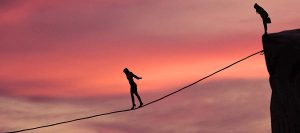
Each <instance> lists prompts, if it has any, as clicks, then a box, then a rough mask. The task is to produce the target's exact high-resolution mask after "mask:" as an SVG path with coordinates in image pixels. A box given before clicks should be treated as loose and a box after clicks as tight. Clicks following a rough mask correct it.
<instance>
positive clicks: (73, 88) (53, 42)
mask: <svg viewBox="0 0 300 133" xmlns="http://www.w3.org/2000/svg"><path fill="white" fill-rule="evenodd" d="M256 2H257V3H258V4H260V5H261V6H262V7H264V8H265V9H266V10H267V11H268V13H269V15H270V17H271V19H272V24H271V25H269V32H279V31H283V30H289V29H297V28H299V23H300V14H299V11H300V9H299V5H300V1H299V0H281V1H279V0H277V1H274V0H246V1H241V0H72V1H71V0H0V60H1V63H0V64H1V65H0V113H1V115H0V122H1V123H5V124H2V125H0V132H4V131H10V130H17V129H21V128H26V127H31V126H37V125H40V124H47V123H52V122H57V121H60V120H67V119H72V118H76V117H81V116H86V115H89V114H95V113H101V112H105V111H111V110H114V109H122V108H127V107H130V105H131V103H130V102H131V101H130V97H129V84H128V81H127V79H126V77H125V75H124V74H123V72H122V70H123V69H124V68H125V67H128V68H129V70H131V71H132V72H134V73H135V74H136V75H138V76H141V77H143V79H142V80H139V81H137V84H138V90H139V92H140V95H141V96H142V99H143V100H144V101H145V102H146V103H147V102H149V101H151V100H153V99H155V98H158V97H160V96H162V95H164V94H166V93H168V92H171V91H174V90H176V89H178V88H181V87H182V86H184V85H186V84H189V83H191V82H193V81H195V80H198V79H199V78H202V77H204V76H206V75H208V74H210V73H212V72H214V71H216V70H218V69H220V68H222V67H224V66H226V65H229V64H231V63H233V62H234V61H237V60H239V59H240V58H243V57H245V56H248V55H250V54H252V53H254V52H257V51H260V50H261V49H262V44H261V35H262V33H263V25H262V22H261V18H260V16H259V15H258V14H256V13H255V10H254V8H253V5H254V3H256ZM259 91H261V92H259ZM270 93H271V90H270V87H269V84H268V73H267V70H266V66H265V61H264V56H261V55H257V56H255V57H253V58H251V59H249V60H246V61H245V62H242V63H240V64H238V65H236V66H234V67H232V68H230V69H228V70H226V71H224V72H222V73H220V74H218V75H216V76H214V77H212V78H210V79H208V80H205V81H204V83H201V84H198V85H197V86H194V87H192V88H190V90H189V91H187V92H186V93H185V92H183V93H182V94H180V95H174V96H173V97H172V98H171V99H170V100H169V102H170V103H168V101H165V102H162V103H157V104H158V105H154V106H153V108H151V106H150V107H147V108H145V109H144V110H139V111H138V112H137V113H136V114H135V113H133V112H131V113H127V114H126V113H124V114H118V115H114V116H112V117H110V116H107V117H102V118H96V120H90V121H89V120H86V121H85V122H83V123H81V124H79V123H77V124H70V125H61V126H58V127H52V128H49V129H45V130H44V129H43V130H37V131H35V133H53V132H64V133H77V132H78V133H83V132H84V133H99V132H112V133H127V132H128V133H131V132H166V133H169V132H172V133H173V132H178V133H181V132H192V133H193V132H195V133H197V132H201V133H219V132H221V131H222V132H224V133H236V132H239V133H253V132H256V133H266V132H270V124H269V97H270ZM202 97H203V98H202ZM181 102H182V103H181ZM175 103H177V104H178V106H176V105H177V104H175ZM159 104H161V105H159ZM187 105H190V106H193V107H191V108H189V109H184V108H186V107H189V106H187ZM227 105H228V106H227ZM244 105H245V106H246V107H245V108H241V106H244ZM160 106H163V107H162V108H161V110H159V107H160ZM154 108H155V109H154ZM191 110H192V111H191ZM220 110H222V111H220ZM189 111H191V112H189ZM235 111H237V112H238V113H237V112H235ZM185 113H186V115H187V116H184V115H183V114H185ZM197 113H199V114H201V116H205V117H203V118H201V119H197V118H195V117H193V116H192V115H195V114H197ZM175 116H184V117H185V119H183V120H182V123H181V122H179V121H180V120H181V118H177V117H175ZM253 117H254V118H253ZM246 120H248V121H246ZM137 121H141V122H140V123H139V122H137ZM157 121H160V122H158V123H159V124H158V123H157V125H153V124H155V123H156V122H157ZM212 123H214V124H212ZM149 125H153V126H157V127H160V128H153V127H149ZM158 125H159V126H158ZM179 125H180V126H179ZM159 129H161V130H159Z"/></svg>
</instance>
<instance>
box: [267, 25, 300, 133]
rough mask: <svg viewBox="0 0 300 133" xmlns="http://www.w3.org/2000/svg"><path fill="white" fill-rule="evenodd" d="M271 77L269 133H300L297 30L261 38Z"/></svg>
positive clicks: (299, 60)
mask: <svg viewBox="0 0 300 133" xmlns="http://www.w3.org/2000/svg"><path fill="white" fill-rule="evenodd" d="M262 41H263V47H264V53H265V59H266V65H267V69H268V72H269V74H270V79H269V81H270V85H271V88H272V97H271V106H270V109H271V122H272V133H300V29H297V30H290V31H283V32H279V33H271V34H268V35H264V36H263V37H262Z"/></svg>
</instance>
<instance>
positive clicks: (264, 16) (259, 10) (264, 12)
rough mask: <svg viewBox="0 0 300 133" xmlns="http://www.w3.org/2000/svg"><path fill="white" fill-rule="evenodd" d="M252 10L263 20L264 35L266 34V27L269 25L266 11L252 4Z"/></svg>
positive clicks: (269, 21) (269, 20)
mask: <svg viewBox="0 0 300 133" xmlns="http://www.w3.org/2000/svg"><path fill="white" fill-rule="evenodd" d="M254 8H255V10H256V12H257V13H258V14H259V15H260V17H261V18H262V20H263V24H264V29H265V34H268V32H267V31H268V26H267V24H270V23H271V19H270V17H269V14H268V13H267V11H266V10H265V9H263V8H262V7H261V6H259V5H258V4H257V3H255V4H254Z"/></svg>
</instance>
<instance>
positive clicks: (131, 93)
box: [130, 91, 135, 109]
mask: <svg viewBox="0 0 300 133" xmlns="http://www.w3.org/2000/svg"><path fill="white" fill-rule="evenodd" d="M130 96H131V101H132V108H131V109H134V107H135V103H134V96H133V92H132V91H131V92H130Z"/></svg>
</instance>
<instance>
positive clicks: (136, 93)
mask: <svg viewBox="0 0 300 133" xmlns="http://www.w3.org/2000/svg"><path fill="white" fill-rule="evenodd" d="M135 95H136V97H137V98H138V100H139V102H140V107H142V106H143V102H142V99H141V97H140V95H139V94H138V92H137V91H136V92H135Z"/></svg>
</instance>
